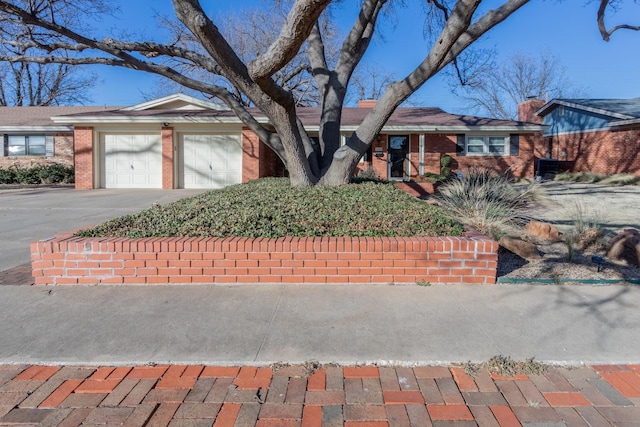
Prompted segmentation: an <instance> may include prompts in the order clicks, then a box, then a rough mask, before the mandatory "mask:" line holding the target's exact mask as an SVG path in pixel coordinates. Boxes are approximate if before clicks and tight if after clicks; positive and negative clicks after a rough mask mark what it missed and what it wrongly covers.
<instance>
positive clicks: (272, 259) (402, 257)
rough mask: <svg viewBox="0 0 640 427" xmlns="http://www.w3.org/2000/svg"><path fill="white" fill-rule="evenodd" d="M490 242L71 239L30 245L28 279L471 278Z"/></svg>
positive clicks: (490, 270)
mask: <svg viewBox="0 0 640 427" xmlns="http://www.w3.org/2000/svg"><path fill="white" fill-rule="evenodd" d="M497 250H498V244H497V243H496V242H495V241H493V240H491V239H489V238H488V237H486V236H484V235H481V234H478V233H474V232H468V233H466V235H465V237H435V238H432V237H412V238H372V237H371V238H367V237H359V238H344V237H330V238H329V237H323V238H293V237H288V238H280V239H265V238H258V239H249V238H219V239H217V238H148V239H124V238H78V237H72V236H69V235H67V236H64V235H60V236H56V237H54V238H52V239H49V240H42V241H38V242H34V243H32V244H31V262H32V269H33V276H34V280H35V283H36V284H54V285H67V284H87V285H89V284H91V285H93V284H129V283H131V284H133V283H140V284H169V283H397V284H400V283H413V284H415V283H416V282H420V281H423V280H424V281H427V282H430V283H479V284H493V283H495V281H496V268H497V260H498V255H497Z"/></svg>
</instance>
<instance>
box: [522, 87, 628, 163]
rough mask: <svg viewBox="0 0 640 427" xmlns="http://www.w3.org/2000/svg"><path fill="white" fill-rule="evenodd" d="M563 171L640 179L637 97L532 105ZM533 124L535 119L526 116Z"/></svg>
mask: <svg viewBox="0 0 640 427" xmlns="http://www.w3.org/2000/svg"><path fill="white" fill-rule="evenodd" d="M534 109H535V115H537V116H538V122H539V123H542V124H544V125H546V126H547V127H546V129H545V131H544V133H543V135H544V137H545V144H546V149H545V151H546V155H545V157H548V158H553V159H558V160H559V161H560V169H561V170H569V171H573V172H591V173H596V174H602V175H611V174H615V173H629V174H635V175H640V98H633V99H553V100H551V101H550V102H546V103H545V102H544V101H538V100H534V101H531V104H530V108H529V113H530V112H531V111H532V110H534ZM527 119H528V120H530V121H535V117H531V116H529V117H527Z"/></svg>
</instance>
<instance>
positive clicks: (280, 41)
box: [249, 0, 332, 82]
mask: <svg viewBox="0 0 640 427" xmlns="http://www.w3.org/2000/svg"><path fill="white" fill-rule="evenodd" d="M331 1H332V0H297V1H296V2H295V3H294V4H293V7H292V8H291V11H290V12H289V14H288V15H287V20H286V21H285V24H284V26H283V27H282V30H281V31H280V35H279V36H278V38H277V39H276V40H275V41H274V42H273V43H272V44H271V46H269V48H268V49H267V50H266V51H265V52H264V53H263V54H262V55H260V56H258V57H257V58H256V59H255V60H253V61H251V62H250V63H249V74H250V75H251V77H252V78H253V79H254V80H255V81H256V82H260V81H261V80H263V79H265V78H268V77H271V76H273V74H274V73H275V72H276V71H278V70H280V69H281V68H282V67H284V66H285V65H286V64H288V63H289V62H290V61H291V59H293V57H294V56H296V55H297V54H298V51H299V50H300V47H301V46H302V44H303V43H304V41H305V40H306V39H307V37H309V34H310V33H311V30H312V29H313V27H314V25H315V24H316V22H317V21H318V17H320V15H321V14H322V12H323V11H324V10H325V9H326V7H327V6H328V5H329V3H331Z"/></svg>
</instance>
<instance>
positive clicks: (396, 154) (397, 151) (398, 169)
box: [388, 135, 409, 181]
mask: <svg viewBox="0 0 640 427" xmlns="http://www.w3.org/2000/svg"><path fill="white" fill-rule="evenodd" d="M408 154H409V136H408V135H389V156H388V159H389V171H388V177H389V180H395V181H398V180H402V179H405V178H408V177H409V174H408V173H407V164H408V160H407V157H408Z"/></svg>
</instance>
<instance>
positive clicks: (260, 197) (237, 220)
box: [77, 178, 463, 238]
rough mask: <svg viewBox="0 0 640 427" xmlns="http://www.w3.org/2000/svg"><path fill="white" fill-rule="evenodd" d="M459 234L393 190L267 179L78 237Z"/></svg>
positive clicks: (436, 211)
mask: <svg viewBox="0 0 640 427" xmlns="http://www.w3.org/2000/svg"><path fill="white" fill-rule="evenodd" d="M462 231H463V227H462V225H461V224H460V223H458V222H456V221H455V220H453V219H451V217H450V216H449V215H448V214H447V213H446V212H445V211H443V210H442V209H440V208H438V207H436V206H432V205H429V204H427V203H424V202H422V201H420V200H417V199H415V198H414V197H411V196H409V195H408V194H405V193H404V192H402V191H401V190H399V189H397V188H395V186H393V185H392V184H387V183H376V182H362V183H359V184H349V185H343V186H338V187H325V186H317V187H292V186H291V185H290V183H289V181H288V180H287V179H283V178H265V179H260V180H256V181H253V182H250V183H247V184H241V185H234V186H230V187H226V188H223V189H220V190H214V191H210V192H207V193H204V194H201V195H198V196H195V197H190V198H187V199H183V200H179V201H177V202H173V203H170V204H167V205H163V206H154V207H152V208H150V209H146V210H143V211H141V212H139V213H136V214H132V215H126V216H123V217H120V218H116V219H114V220H111V221H108V222H106V223H103V224H101V225H99V226H97V227H94V228H91V229H87V230H83V231H80V232H79V233H77V235H78V236H81V237H106V236H113V237H128V238H142V237H172V236H178V237H195V236H201V237H232V236H237V237H253V238H255V237H267V238H277V237H285V236H294V237H304V236H374V237H378V236H459V235H461V234H462Z"/></svg>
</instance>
